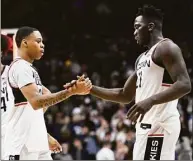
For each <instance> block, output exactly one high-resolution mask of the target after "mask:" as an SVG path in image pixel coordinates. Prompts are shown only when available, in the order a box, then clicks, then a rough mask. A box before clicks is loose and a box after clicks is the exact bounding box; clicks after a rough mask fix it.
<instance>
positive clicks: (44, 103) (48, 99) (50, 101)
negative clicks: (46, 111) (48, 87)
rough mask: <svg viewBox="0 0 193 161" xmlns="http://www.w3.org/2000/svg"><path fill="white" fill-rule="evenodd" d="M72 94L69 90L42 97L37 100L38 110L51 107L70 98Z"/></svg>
mask: <svg viewBox="0 0 193 161" xmlns="http://www.w3.org/2000/svg"><path fill="white" fill-rule="evenodd" d="M70 96H71V94H70V93H69V92H68V91H67V90H63V91H60V92H57V93H53V94H49V95H41V96H40V97H39V98H37V99H36V101H37V106H38V108H44V107H49V106H52V105H55V104H57V103H59V102H62V101H63V100H65V99H67V98H69V97H70Z"/></svg>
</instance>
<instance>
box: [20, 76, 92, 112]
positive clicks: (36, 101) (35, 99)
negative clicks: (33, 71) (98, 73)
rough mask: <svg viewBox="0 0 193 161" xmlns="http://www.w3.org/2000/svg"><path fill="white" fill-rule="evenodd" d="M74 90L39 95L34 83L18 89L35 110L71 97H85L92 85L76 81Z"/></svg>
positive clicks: (87, 81) (87, 82)
mask: <svg viewBox="0 0 193 161" xmlns="http://www.w3.org/2000/svg"><path fill="white" fill-rule="evenodd" d="M75 86H76V88H68V89H65V90H62V91H59V92H57V93H51V94H45V95H41V94H40V93H39V90H38V87H37V86H36V84H35V83H31V84H28V85H26V86H24V87H22V88H20V90H21V92H22V93H23V95H24V96H25V98H26V99H27V100H28V101H29V103H30V104H31V105H32V107H33V108H34V109H35V110H37V109H40V108H44V107H50V106H52V105H55V104H57V103H59V102H61V101H63V100H65V99H67V98H69V97H70V96H72V95H86V94H88V93H89V92H90V89H91V87H92V84H91V82H90V80H88V79H87V80H85V81H81V80H77V81H76V84H75Z"/></svg>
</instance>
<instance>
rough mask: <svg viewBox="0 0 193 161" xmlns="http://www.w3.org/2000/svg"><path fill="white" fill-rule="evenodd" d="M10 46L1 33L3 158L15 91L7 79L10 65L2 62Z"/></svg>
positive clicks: (6, 38) (7, 39)
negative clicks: (9, 113) (8, 120)
mask: <svg viewBox="0 0 193 161" xmlns="http://www.w3.org/2000/svg"><path fill="white" fill-rule="evenodd" d="M9 47H10V45H9V38H8V37H7V36H5V35H1V158H3V154H4V146H3V145H4V137H5V131H6V123H7V119H8V117H7V116H8V111H9V110H10V109H11V108H13V106H14V96H13V92H12V89H11V87H10V86H9V83H8V81H7V74H8V69H9V66H8V65H4V64H3V63H2V60H3V59H4V57H5V56H6V54H7V52H8V50H9Z"/></svg>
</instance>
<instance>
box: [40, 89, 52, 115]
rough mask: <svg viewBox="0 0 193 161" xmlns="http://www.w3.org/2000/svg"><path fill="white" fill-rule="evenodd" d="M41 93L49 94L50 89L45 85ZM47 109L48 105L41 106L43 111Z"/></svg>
mask: <svg viewBox="0 0 193 161" xmlns="http://www.w3.org/2000/svg"><path fill="white" fill-rule="evenodd" d="M42 93H43V95H45V94H51V91H50V90H49V89H47V88H46V87H45V86H43V92H42ZM47 109H48V107H44V108H43V111H44V113H45V112H46V111H47Z"/></svg>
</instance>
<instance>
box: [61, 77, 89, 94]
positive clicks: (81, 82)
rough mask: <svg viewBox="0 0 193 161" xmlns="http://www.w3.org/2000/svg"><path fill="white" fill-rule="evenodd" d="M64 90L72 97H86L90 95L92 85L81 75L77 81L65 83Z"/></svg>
mask: <svg viewBox="0 0 193 161" xmlns="http://www.w3.org/2000/svg"><path fill="white" fill-rule="evenodd" d="M64 88H66V89H67V90H68V91H69V92H70V93H72V94H74V95H86V94H89V93H90V90H91V88H92V83H91V81H90V79H89V78H85V77H84V75H82V76H81V77H78V80H72V81H71V82H70V83H66V84H65V85H64Z"/></svg>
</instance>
